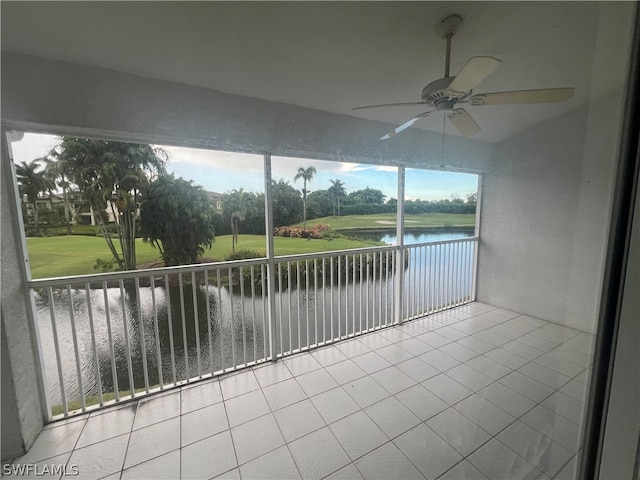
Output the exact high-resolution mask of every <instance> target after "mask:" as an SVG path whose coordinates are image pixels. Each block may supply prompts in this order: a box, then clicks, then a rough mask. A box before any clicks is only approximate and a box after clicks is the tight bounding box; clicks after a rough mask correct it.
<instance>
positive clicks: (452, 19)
mask: <svg viewBox="0 0 640 480" xmlns="http://www.w3.org/2000/svg"><path fill="white" fill-rule="evenodd" d="M460 25H462V17H461V16H460V15H449V16H448V17H446V18H445V19H443V20H442V21H441V22H440V23H439V24H438V25H437V26H436V34H437V35H438V36H439V37H441V38H444V39H445V40H446V41H447V53H446V55H445V60H444V76H445V78H446V77H448V76H449V65H450V63H451V37H453V36H454V35H455V34H456V32H457V31H458V28H460Z"/></svg>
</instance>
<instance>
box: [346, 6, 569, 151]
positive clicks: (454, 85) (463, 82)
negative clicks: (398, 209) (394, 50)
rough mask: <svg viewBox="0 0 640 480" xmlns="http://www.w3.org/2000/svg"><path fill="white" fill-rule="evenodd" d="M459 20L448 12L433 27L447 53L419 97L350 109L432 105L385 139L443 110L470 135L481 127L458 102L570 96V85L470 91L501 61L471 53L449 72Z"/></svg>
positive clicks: (525, 100) (521, 101)
mask: <svg viewBox="0 0 640 480" xmlns="http://www.w3.org/2000/svg"><path fill="white" fill-rule="evenodd" d="M461 24H462V17H460V16H459V15H450V16H448V17H447V18H445V19H444V20H442V22H440V24H439V25H438V27H437V28H436V32H437V33H438V34H439V35H440V36H441V37H443V38H444V39H446V42H447V47H446V55H445V63H444V77H443V78H440V79H438V80H435V81H433V82H431V83H430V84H428V85H427V86H426V87H424V89H423V90H422V97H421V98H422V101H420V102H403V103H387V104H381V105H365V106H362V107H355V108H353V110H364V109H368V108H380V107H397V106H407V105H426V106H428V107H432V108H431V109H430V110H427V111H426V112H423V113H420V114H418V115H416V116H415V117H413V118H412V119H411V120H409V121H407V122H405V123H403V124H402V125H400V126H399V127H396V128H395V129H393V130H392V131H390V132H389V133H387V134H386V135H384V136H383V137H381V138H380V140H387V139H389V138H391V137H393V136H394V135H397V134H398V133H400V132H402V131H403V130H406V129H407V128H409V127H410V126H411V125H413V124H414V123H416V122H417V121H418V120H421V119H423V118H425V117H427V116H429V115H430V114H431V113H433V112H443V113H444V114H446V116H447V117H448V118H449V121H450V122H451V123H452V124H453V126H454V127H455V128H456V129H457V130H458V131H459V132H460V134H461V135H463V136H465V137H471V136H473V135H475V134H476V133H478V132H480V127H479V126H478V124H477V123H476V122H475V120H474V119H473V118H472V117H471V115H469V113H468V112H467V111H466V110H465V109H464V108H461V107H460V105H464V104H469V105H471V106H474V107H477V106H482V105H510V104H526V103H561V102H564V101H566V100H568V99H569V98H571V97H573V92H574V90H573V88H571V87H567V88H545V89H539V90H515V91H509V92H493V93H478V94H475V95H474V94H473V90H472V89H473V87H475V86H476V85H477V84H478V83H480V82H481V81H482V80H484V79H485V78H486V77H487V76H489V75H490V74H491V73H492V72H493V71H494V70H495V69H496V68H497V67H498V66H499V65H500V64H501V63H502V61H501V60H498V59H497V58H493V57H471V58H470V59H469V60H468V61H467V63H466V64H465V65H464V67H462V70H460V72H459V73H458V75H456V76H455V77H451V76H449V63H450V60H451V38H452V37H453V36H454V35H455V33H456V32H457V31H458V28H459V27H460V25H461Z"/></svg>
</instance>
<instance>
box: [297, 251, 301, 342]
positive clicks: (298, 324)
mask: <svg viewBox="0 0 640 480" xmlns="http://www.w3.org/2000/svg"><path fill="white" fill-rule="evenodd" d="M296 297H298V301H297V302H296V303H297V306H296V307H297V308H296V311H297V312H298V321H297V322H296V326H297V328H298V350H302V336H301V334H302V316H301V315H300V301H301V296H300V260H296Z"/></svg>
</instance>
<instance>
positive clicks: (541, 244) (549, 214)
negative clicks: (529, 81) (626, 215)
mask: <svg viewBox="0 0 640 480" xmlns="http://www.w3.org/2000/svg"><path fill="white" fill-rule="evenodd" d="M632 21H633V4H631V3H628V4H624V3H620V2H611V4H606V3H601V4H599V20H598V33H597V41H596V50H595V52H594V61H593V69H592V77H591V82H590V83H591V92H590V97H591V101H590V102H589V103H588V104H587V105H584V106H582V107H580V108H578V109H576V110H574V111H572V112H570V113H568V114H565V115H562V116H560V117H557V118H554V119H552V120H550V121H548V122H545V123H543V124H540V125H537V126H534V127H532V128H530V129H528V130H526V131H523V132H520V133H519V134H517V135H514V136H513V137H511V138H509V139H507V140H504V141H503V142H500V143H498V144H496V149H495V156H494V165H493V167H494V168H493V171H492V172H490V173H488V174H486V175H485V177H484V182H483V210H482V215H481V237H482V238H481V242H480V254H479V277H478V300H481V301H486V302H488V303H491V304H494V305H499V306H502V307H505V308H510V309H513V310H516V311H519V312H522V313H526V314H529V315H532V316H536V317H540V318H544V319H546V320H550V321H553V322H558V323H561V324H565V325H569V326H572V327H575V328H578V329H581V330H584V331H590V332H593V331H595V325H596V321H597V315H598V309H599V303H600V294H601V288H602V275H603V271H604V254H605V251H606V241H607V232H608V228H609V212H610V208H611V195H612V188H613V174H614V171H615V165H616V161H617V160H616V159H617V154H618V142H619V137H620V126H621V119H622V107H623V97H624V95H623V94H624V88H623V86H624V82H625V80H626V73H627V61H628V57H629V53H628V52H629V42H630V32H631V25H632ZM611 84H614V85H619V88H617V89H614V90H610V91H606V92H605V91H603V88H604V85H611Z"/></svg>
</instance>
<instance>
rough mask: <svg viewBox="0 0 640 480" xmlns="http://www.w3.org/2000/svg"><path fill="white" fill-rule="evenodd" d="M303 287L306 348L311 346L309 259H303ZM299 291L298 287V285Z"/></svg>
mask: <svg viewBox="0 0 640 480" xmlns="http://www.w3.org/2000/svg"><path fill="white" fill-rule="evenodd" d="M304 273H305V275H304V278H305V282H304V289H305V306H306V307H307V308H306V310H307V322H306V323H307V348H309V347H311V336H310V335H309V259H306V260H305V261H304ZM298 292H300V287H298Z"/></svg>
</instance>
